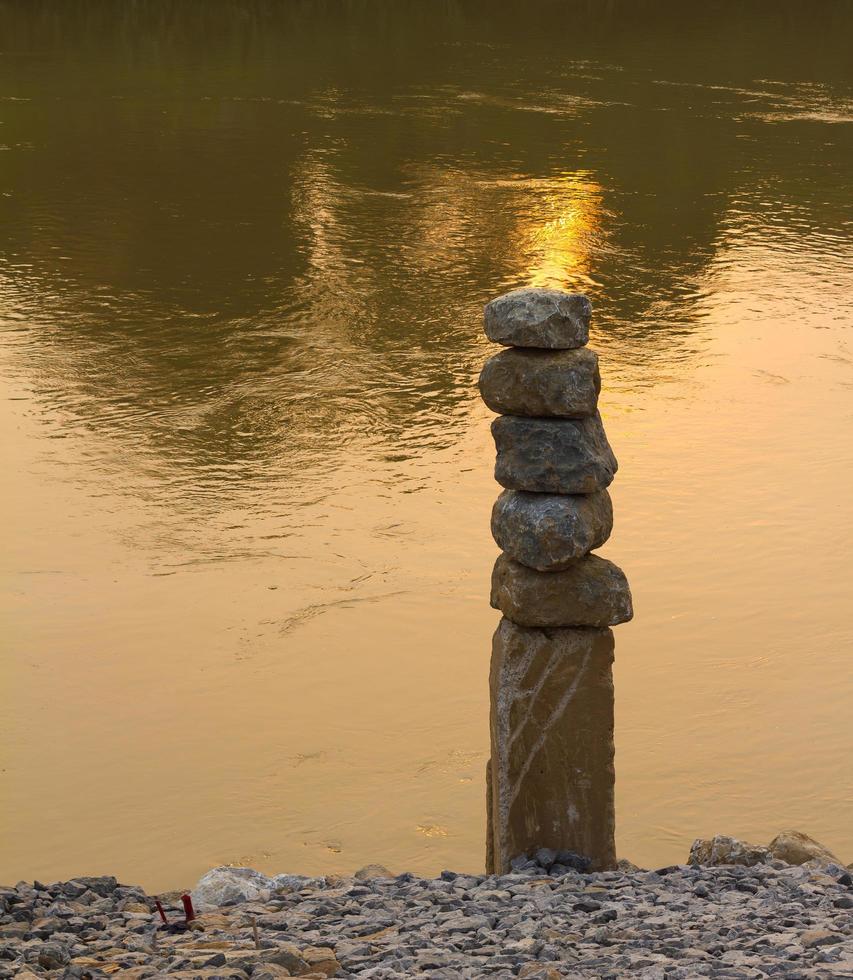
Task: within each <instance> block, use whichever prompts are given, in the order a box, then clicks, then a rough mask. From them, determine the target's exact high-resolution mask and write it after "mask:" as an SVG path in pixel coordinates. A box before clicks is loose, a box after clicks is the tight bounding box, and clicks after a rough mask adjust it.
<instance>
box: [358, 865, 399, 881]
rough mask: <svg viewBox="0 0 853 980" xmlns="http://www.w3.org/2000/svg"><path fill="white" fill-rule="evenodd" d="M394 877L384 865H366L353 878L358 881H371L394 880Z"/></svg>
mask: <svg viewBox="0 0 853 980" xmlns="http://www.w3.org/2000/svg"><path fill="white" fill-rule="evenodd" d="M393 877H394V875H393V874H392V873H391V872H390V871H389V870H388V869H387V868H386V867H385V865H384V864H365V866H364V867H363V868H359V869H358V871H356V872H355V874H354V875H353V878H355V880H356V881H369V880H370V879H371V878H393Z"/></svg>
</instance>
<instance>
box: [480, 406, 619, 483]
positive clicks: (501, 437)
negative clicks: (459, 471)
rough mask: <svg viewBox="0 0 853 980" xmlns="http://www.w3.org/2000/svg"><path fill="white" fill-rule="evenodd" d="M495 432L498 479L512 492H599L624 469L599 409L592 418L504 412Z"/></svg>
mask: <svg viewBox="0 0 853 980" xmlns="http://www.w3.org/2000/svg"><path fill="white" fill-rule="evenodd" d="M492 436H493V437H494V440H495V448H496V450H497V459H496V461H495V479H496V480H497V482H498V483H500V485H501V486H502V487H506V489H507V490H528V491H532V492H534V493H569V494H571V493H595V492H596V491H597V490H603V489H605V488H606V487H608V486H610V484H611V483H612V482H613V477H614V476H615V475H616V470H617V469H618V464H617V462H616V457H615V456H614V455H613V450H612V449H611V448H610V444H609V443H608V441H607V436H606V435H605V434H604V426H603V425H602V422H601V416H600V415H599V414H598V413H597V412H596V414H595V415H593V416H591V417H590V418H587V419H530V418H519V417H517V416H514V415H501V416H500V417H499V418H496V419H495V420H494V422H492Z"/></svg>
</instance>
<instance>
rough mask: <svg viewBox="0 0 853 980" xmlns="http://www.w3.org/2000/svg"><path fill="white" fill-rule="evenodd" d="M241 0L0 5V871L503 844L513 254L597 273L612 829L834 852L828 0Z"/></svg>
mask: <svg viewBox="0 0 853 980" xmlns="http://www.w3.org/2000/svg"><path fill="white" fill-rule="evenodd" d="M244 6H245V5H241V4H231V3H223V4H217V5H214V6H210V5H191V4H179V3H171V2H168V0H164V3H163V4H159V5H157V7H158V9H160V10H161V11H168V12H169V17H167V18H166V19H158V18H156V17H153V14H152V11H153V10H154V7H152V6H151V5H132V9H131V7H127V8H122V9H121V10H118V8H116V7H115V5H114V4H111V3H99V2H92V0H87V2H86V3H79V4H78V3H76V2H68V0H66V2H64V3H62V4H59V3H56V2H50V0H34V2H33V3H31V4H27V5H11V6H10V5H6V6H3V7H0V28H2V29H0V37H3V38H5V39H11V40H8V41H7V42H6V46H5V47H4V49H3V52H2V53H0V141H2V143H3V146H5V147H8V149H4V150H3V151H2V153H0V157H2V159H0V164H2V171H1V172H0V179H2V188H0V189H1V190H2V195H3V196H2V197H0V209H2V219H3V227H4V241H3V244H2V247H0V391H2V396H3V399H4V406H5V411H4V412H3V413H0V439H2V445H3V447H4V451H5V454H4V458H5V459H6V460H7V465H6V466H4V467H3V468H2V471H0V501H2V503H0V506H2V512H3V514H4V517H5V521H4V547H3V549H2V553H0V574H2V583H3V584H2V591H0V622H2V624H3V625H2V634H0V643H2V647H3V658H2V661H0V672H2V677H0V691H2V702H0V718H2V724H3V730H4V733H5V735H6V737H5V738H4V740H3V744H2V746H0V757H1V758H0V770H2V771H0V795H2V798H3V801H4V804H6V805H5V806H4V807H3V814H4V816H3V831H4V833H3V835H2V837H0V865H2V867H4V868H5V869H6V875H7V877H8V878H9V879H10V880H16V879H18V878H24V877H26V878H32V877H33V876H36V877H39V878H41V879H52V878H59V877H64V876H69V875H72V874H79V873H81V872H86V871H92V872H105V873H116V874H118V875H120V876H121V877H123V878H125V879H129V880H137V881H140V882H141V883H143V884H145V885H146V886H148V887H151V888H154V887H161V886H162V887H167V886H175V887H180V886H185V885H186V884H188V883H189V882H191V881H193V880H194V879H195V878H196V877H197V876H198V875H199V874H200V873H201V872H202V871H203V870H205V869H206V868H207V867H209V866H210V865H212V864H216V863H251V864H255V865H257V866H258V867H262V868H263V869H265V870H274V871H284V870H287V871H304V872H309V873H312V872H328V871H346V870H352V869H354V868H355V867H358V866H359V865H363V864H366V863H368V862H374V861H380V862H382V863H384V864H386V865H388V866H389V867H391V868H394V869H403V868H411V869H413V870H416V871H424V872H435V871H436V870H438V869H440V868H441V867H442V866H452V867H456V868H459V869H470V870H477V869H479V868H481V866H482V828H483V796H484V786H483V771H484V765H485V760H486V757H487V754H488V744H487V739H486V737H485V733H486V731H487V717H488V691H487V676H488V662H489V639H490V637H491V634H492V632H493V630H494V626H495V617H494V613H493V612H492V610H491V609H490V608H489V606H488V601H487V593H488V584H487V583H488V577H489V570H490V568H491V565H492V562H493V559H494V546H493V544H492V542H491V540H490V537H489V534H488V515H489V513H490V509H491V503H492V501H493V499H494V496H495V494H496V492H497V489H496V486H495V484H494V482H493V480H492V477H491V468H492V464H493V455H492V454H493V448H492V445H491V440H490V437H489V434H488V422H489V417H490V416H489V413H488V412H487V411H486V409H485V407H484V406H483V405H482V404H481V403H480V401H479V399H478V396H477V393H476V389H475V387H474V380H475V378H476V375H477V373H478V370H479V366H480V364H481V363H482V361H483V359H484V357H485V356H487V353H488V349H487V348H488V345H487V344H486V342H485V340H484V338H483V337H482V334H481V330H480V308H481V305H482V303H483V301H485V300H486V299H488V298H490V297H491V296H494V295H495V294H497V293H499V292H502V291H503V290H505V289H507V288H510V287H513V286H517V285H520V284H523V283H537V284H553V285H565V286H567V287H569V288H582V289H584V291H586V292H588V293H589V295H590V296H591V297H592V300H593V302H594V304H595V310H596V312H595V318H594V325H593V341H592V343H593V346H594V347H595V348H596V349H597V350H599V352H600V354H601V358H602V373H603V379H604V392H603V402H602V410H603V413H604V415H605V419H606V423H607V430H608V434H609V436H610V439H611V442H612V443H613V446H614V449H615V451H616V453H617V455H618V457H619V460H620V472H619V476H618V479H617V481H616V483H615V485H614V488H613V495H614V502H615V511H616V530H615V533H614V536H613V538H612V539H611V541H610V542H609V543H608V546H607V549H606V552H607V554H608V555H609V556H611V557H613V558H614V559H615V560H616V561H618V563H619V564H620V565H621V566H622V567H624V568H625V570H626V572H627V573H628V575H629V577H630V580H631V584H632V588H633V591H634V595H635V599H636V606H637V617H636V619H635V620H634V621H633V622H632V623H631V624H630V625H627V626H625V627H622V628H621V629H620V631H619V634H618V656H617V660H616V664H615V691H616V739H617V744H616V774H617V779H616V794H617V797H616V811H617V847H618V853H619V855H620V856H627V857H629V858H631V859H633V860H635V861H638V862H640V863H644V864H665V863H671V862H673V861H677V860H682V859H683V858H684V856H685V855H686V853H687V850H688V848H689V844H690V841H691V839H692V837H693V836H695V835H699V834H708V833H713V832H726V833H734V834H741V835H743V836H745V837H747V838H751V839H755V840H756V841H759V842H760V841H761V840H767V839H769V838H770V837H771V836H772V835H773V834H774V833H775V832H777V831H778V830H779V829H781V827H783V826H786V825H794V826H800V827H801V828H802V829H803V830H805V831H807V832H809V833H812V834H814V835H815V836H817V837H818V838H820V839H823V840H825V842H826V843H827V844H828V845H829V846H830V847H832V849H833V850H835V851H836V852H838V853H840V854H841V855H842V856H843V855H845V854H849V855H851V857H850V858H849V859H853V838H851V836H850V822H849V819H848V818H849V809H850V805H851V802H853V801H851V799H850V787H851V786H853V772H851V769H850V766H851V762H850V760H851V758H853V754H852V753H851V752H850V748H851V741H853V731H851V723H850V715H849V710H848V706H849V700H850V685H849V670H848V665H847V660H846V655H847V651H848V650H849V648H850V642H851V634H850V626H849V615H848V613H849V592H850V587H851V584H853V583H851V579H850V573H851V571H850V563H849V560H848V552H849V542H850V539H851V531H853V510H852V509H851V508H853V501H851V496H850V495H849V494H847V493H845V492H844V489H845V487H846V486H847V485H848V484H849V482H850V478H851V467H853V460H851V455H850V451H849V447H850V439H849V432H850V422H851V404H853V403H851V390H853V347H851V340H850V331H849V324H850V322H851V317H850V313H851V309H850V300H849V297H850V295H851V286H853V260H852V259H851V255H850V250H849V245H848V242H847V239H848V229H849V222H850V220H851V211H850V201H851V195H850V174H849V160H850V158H851V150H853V147H851V130H850V127H849V126H847V125H845V124H844V123H843V121H839V119H841V118H842V117H843V116H844V112H845V106H847V105H849V101H850V94H851V81H850V78H849V57H848V52H847V50H846V47H845V46H844V44H843V43H842V41H843V39H844V38H846V37H847V36H849V30H848V29H847V28H849V27H850V26H851V25H850V24H849V18H850V14H849V12H848V13H847V14H845V15H844V16H843V17H842V18H841V21H840V22H838V23H836V22H832V23H829V22H824V23H823V25H819V24H817V23H815V24H811V23H809V24H806V25H803V24H802V23H800V21H801V18H800V19H797V20H796V29H795V30H794V29H793V28H792V27H790V26H789V23H788V21H787V20H786V19H785V18H783V17H779V18H773V19H771V20H769V21H768V19H767V18H764V17H761V16H760V15H759V14H758V13H756V12H754V11H752V8H750V9H748V10H747V9H743V10H738V11H736V12H732V18H733V22H732V23H727V24H724V23H722V22H719V21H718V20H716V19H715V18H714V17H713V16H712V15H711V14H705V13H704V12H703V11H699V10H694V11H691V12H690V14H689V15H685V13H684V11H683V10H682V9H681V7H679V8H678V14H679V17H678V18H675V19H673V18H672V17H671V16H670V18H669V20H668V21H667V29H666V30H661V29H660V28H661V23H660V22H658V21H657V20H656V17H655V16H652V15H650V14H649V13H648V10H647V9H646V8H644V10H645V13H644V14H643V16H642V17H639V16H638V14H637V12H636V10H635V9H634V6H635V5H631V4H623V3H618V2H617V3H614V4H609V5H607V9H606V10H604V11H602V10H600V9H599V8H600V4H596V5H595V8H596V16H595V17H591V16H590V14H589V11H590V10H591V9H592V8H591V7H590V5H589V4H586V3H577V4H576V5H575V7H574V8H573V9H574V10H575V12H576V14H577V16H578V17H582V18H584V21H583V22H584V24H585V25H586V26H585V31H586V34H585V36H586V38H587V42H588V50H586V51H585V52H584V59H583V62H582V63H580V62H576V61H574V60H572V59H571V58H569V57H567V55H566V52H565V49H564V46H563V41H562V38H558V37H556V36H554V31H553V24H554V17H555V8H554V4H552V3H550V2H549V0H538V2H536V3H534V4H532V5H529V7H530V10H529V16H528V19H527V22H526V24H525V27H524V30H523V31H519V29H518V25H517V23H516V21H515V19H514V18H513V17H511V16H510V15H509V11H508V8H507V9H506V10H504V9H503V8H502V7H501V6H500V5H497V6H495V5H494V4H489V5H485V4H483V5H480V4H478V3H472V4H464V5H457V4H455V3H449V4H446V5H443V6H442V7H441V9H440V10H439V11H436V10H435V9H433V8H431V12H430V16H429V17H425V16H423V9H422V8H421V7H420V6H419V5H417V4H415V3H408V2H397V3H395V4H393V5H384V6H383V5H380V6H382V10H383V13H382V16H381V17H380V16H377V17H375V18H366V17H365V13H364V10H365V9H366V8H363V7H362V6H361V5H358V4H343V5H338V6H337V7H336V13H335V15H334V16H333V15H332V13H330V12H329V11H327V10H326V8H325V6H324V5H322V4H319V5H318V4H288V5H280V4H273V3H266V2H263V0H258V2H257V3H253V4H252V5H251V8H252V9H251V12H250V14H246V11H245V9H243V8H244ZM667 6H668V5H667V4H664V5H663V8H662V13H661V16H663V15H664V14H665V13H666V8H667ZM783 6H785V7H786V5H785V4H783ZM392 8H393V9H392ZM786 9H788V8H787V7H786ZM674 10H675V8H674V5H673V9H672V10H670V11H669V13H670V15H671V14H672V13H673V11H674ZM839 16H840V15H839ZM709 18H710V19H709ZM791 23H794V22H793V21H792V22H791ZM235 25H236V26H235ZM240 25H243V26H242V27H241V26H240ZM678 25H681V26H680V27H679V26H678ZM804 32H805V34H806V37H804ZM237 39H239V43H237ZM757 39H760V40H761V43H760V44H758V43H755V42H756V40H757ZM750 40H751V42H752V43H750ZM688 42H689V43H688ZM815 52H819V56H818V54H815ZM403 53H405V57H403ZM543 53H546V54H547V57H544V56H543ZM807 76H808V77H809V78H811V79H812V80H811V81H810V82H806V81H804V79H806V78H807ZM69 80H73V82H74V84H73V85H71V84H70V82H69ZM829 117H832V118H831V120H830V118H829ZM60 803H61V806H60V805H59V804H60Z"/></svg>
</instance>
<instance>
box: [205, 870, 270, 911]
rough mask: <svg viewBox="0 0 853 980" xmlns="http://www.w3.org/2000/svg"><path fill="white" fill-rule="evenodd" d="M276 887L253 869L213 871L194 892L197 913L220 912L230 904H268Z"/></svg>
mask: <svg viewBox="0 0 853 980" xmlns="http://www.w3.org/2000/svg"><path fill="white" fill-rule="evenodd" d="M275 887H276V885H275V882H274V880H273V879H272V878H268V877H267V876H266V875H265V874H261V872H260V871H255V870H253V869H252V868H228V867H220V868H212V869H211V870H210V871H208V872H207V874H204V875H202V876H201V878H199V880H198V884H197V885H196V886H195V888H193V890H192V893H191V894H192V900H193V905H194V906H195V908H196V909H199V910H201V909H204V908H216V907H218V906H220V905H225V904H227V903H228V902H251V901H255V900H256V899H262V900H266V899H267V898H269V895H270V892H272V891H273V890H274V889H275Z"/></svg>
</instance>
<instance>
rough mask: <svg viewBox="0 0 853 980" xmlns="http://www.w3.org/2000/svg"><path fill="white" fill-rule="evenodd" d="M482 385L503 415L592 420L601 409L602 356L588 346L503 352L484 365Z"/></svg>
mask: <svg viewBox="0 0 853 980" xmlns="http://www.w3.org/2000/svg"><path fill="white" fill-rule="evenodd" d="M479 385H480V394H481V395H482V396H483V401H484V402H485V403H486V404H487V405H488V406H489V408H490V409H491V410H492V411H493V412H497V413H498V414H499V415H528V416H533V417H539V416H544V417H555V418H569V419H582V418H586V417H588V416H590V415H594V414H595V410H596V408H597V407H598V393H599V392H600V391H601V375H600V374H599V371H598V355H597V354H596V353H595V351H591V350H588V349H586V348H580V349H578V350H561V351H545V350H529V349H528V350H523V349H517V348H515V349H512V350H505V351H501V353H500V354H495V355H494V357H490V358H489V359H488V360H487V361H486V363H485V364H484V365H483V370H482V371H481V372H480V381H479Z"/></svg>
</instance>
